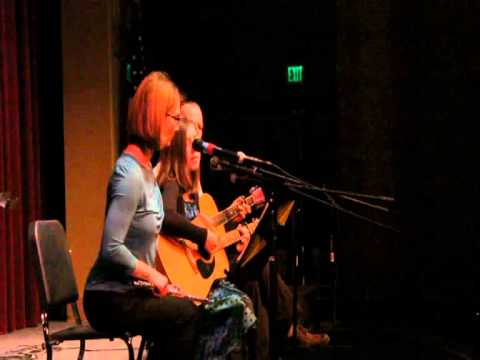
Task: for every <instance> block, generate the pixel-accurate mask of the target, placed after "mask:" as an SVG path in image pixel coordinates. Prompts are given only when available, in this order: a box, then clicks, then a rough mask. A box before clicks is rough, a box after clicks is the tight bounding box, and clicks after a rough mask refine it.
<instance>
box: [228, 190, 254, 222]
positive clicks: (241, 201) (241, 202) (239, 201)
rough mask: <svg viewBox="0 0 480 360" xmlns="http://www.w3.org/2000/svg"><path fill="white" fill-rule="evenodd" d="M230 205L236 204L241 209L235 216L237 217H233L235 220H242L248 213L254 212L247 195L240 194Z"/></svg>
mask: <svg viewBox="0 0 480 360" xmlns="http://www.w3.org/2000/svg"><path fill="white" fill-rule="evenodd" d="M230 206H235V207H237V208H238V210H239V214H238V215H237V216H236V217H235V219H233V221H235V222H240V221H242V220H243V219H245V217H246V216H247V215H248V214H250V213H251V212H252V207H251V206H250V205H248V204H247V202H246V200H245V196H239V197H238V198H236V199H235V200H234V201H233V202H232V205H230Z"/></svg>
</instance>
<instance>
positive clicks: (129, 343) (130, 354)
mask: <svg viewBox="0 0 480 360" xmlns="http://www.w3.org/2000/svg"><path fill="white" fill-rule="evenodd" d="M121 339H122V340H123V341H125V344H127V348H128V360H135V355H134V353H133V346H132V338H131V337H127V338H124V337H122V338H121Z"/></svg>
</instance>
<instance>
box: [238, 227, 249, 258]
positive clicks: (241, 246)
mask: <svg viewBox="0 0 480 360" xmlns="http://www.w3.org/2000/svg"><path fill="white" fill-rule="evenodd" d="M237 230H238V231H239V232H240V241H239V242H238V243H237V245H236V246H235V247H236V249H237V251H238V252H239V253H240V255H242V254H243V252H244V251H245V250H246V248H247V246H248V243H249V242H250V238H251V234H250V230H248V227H247V226H245V225H238V226H237Z"/></svg>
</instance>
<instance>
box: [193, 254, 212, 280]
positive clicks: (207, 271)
mask: <svg viewBox="0 0 480 360" xmlns="http://www.w3.org/2000/svg"><path fill="white" fill-rule="evenodd" d="M197 268H198V270H199V271H200V275H202V277H203V278H204V279H207V278H209V277H210V275H212V273H213V270H214V269H215V258H213V261H212V262H211V263H205V262H203V261H202V259H198V260H197Z"/></svg>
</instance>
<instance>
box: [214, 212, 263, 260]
mask: <svg viewBox="0 0 480 360" xmlns="http://www.w3.org/2000/svg"><path fill="white" fill-rule="evenodd" d="M259 222H260V219H255V220H253V221H252V222H250V223H248V224H247V225H246V226H247V228H248V231H249V232H250V234H253V232H254V231H255V229H256V228H257V226H258V223H259ZM220 241H221V243H222V246H221V247H220V248H218V249H217V250H216V251H215V252H218V251H220V250H223V249H225V248H227V247H229V246H230V245H233V244H235V243H236V242H238V241H240V231H239V230H238V229H235V230H231V231H229V232H227V233H226V234H225V235H224V236H222V238H221V239H220Z"/></svg>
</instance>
